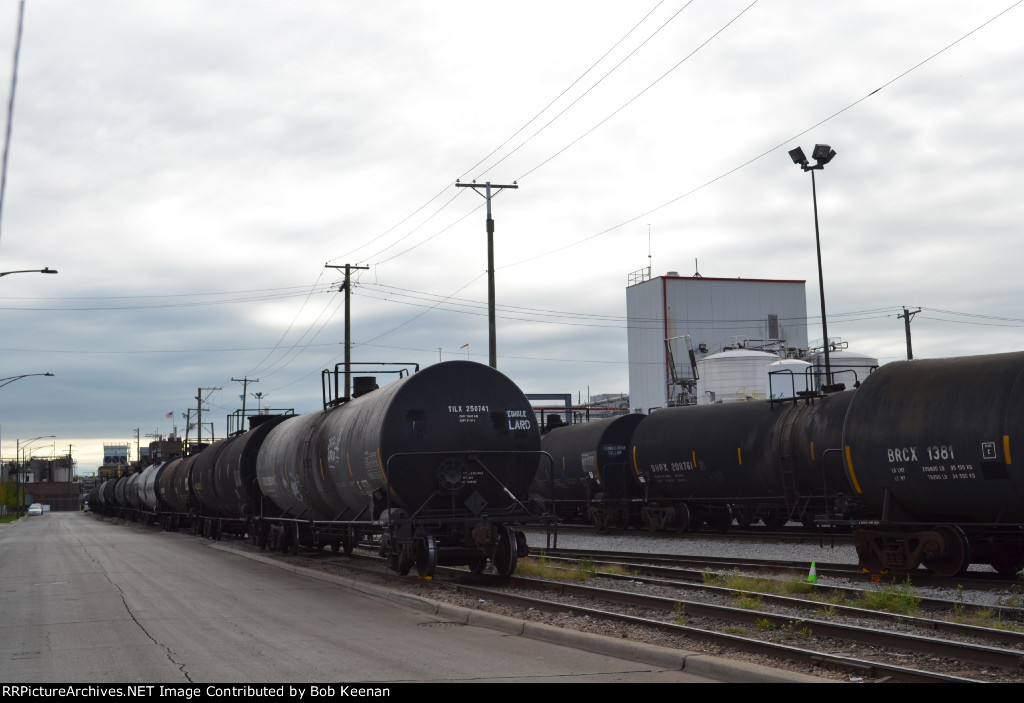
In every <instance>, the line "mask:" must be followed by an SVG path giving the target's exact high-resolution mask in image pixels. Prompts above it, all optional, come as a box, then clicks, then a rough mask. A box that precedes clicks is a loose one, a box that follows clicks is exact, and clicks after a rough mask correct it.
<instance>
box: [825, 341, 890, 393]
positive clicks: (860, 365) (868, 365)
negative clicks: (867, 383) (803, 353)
mask: <svg viewBox="0 0 1024 703" xmlns="http://www.w3.org/2000/svg"><path fill="white" fill-rule="evenodd" d="M828 358H829V366H831V367H832V383H843V384H845V385H846V388H847V390H849V389H851V388H856V387H857V385H859V384H860V383H863V382H864V379H866V378H867V377H868V375H869V374H870V373H871V372H872V371H873V370H874V369H876V368H878V359H877V358H875V357H873V356H868V355H867V354H858V353H857V352H850V351H834V352H829V355H828ZM811 363H812V364H813V365H814V390H818V389H819V388H821V386H822V384H823V383H825V352H818V353H817V354H815V355H814V356H812V357H811Z"/></svg>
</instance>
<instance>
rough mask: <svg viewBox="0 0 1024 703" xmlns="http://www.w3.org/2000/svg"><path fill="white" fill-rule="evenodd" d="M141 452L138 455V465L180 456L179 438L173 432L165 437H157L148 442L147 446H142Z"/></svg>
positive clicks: (160, 461) (180, 443)
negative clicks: (140, 454)
mask: <svg viewBox="0 0 1024 703" xmlns="http://www.w3.org/2000/svg"><path fill="white" fill-rule="evenodd" d="M141 452H142V456H140V457H139V465H140V466H149V465H150V464H160V463H163V462H165V461H167V460H168V459H173V458H175V457H179V456H182V442H181V438H180V437H177V436H175V435H174V434H172V435H171V436H170V437H167V438H166V439H164V438H163V437H158V438H157V439H156V440H154V441H152V442H150V443H149V446H148V447H145V448H143V449H142V450H141Z"/></svg>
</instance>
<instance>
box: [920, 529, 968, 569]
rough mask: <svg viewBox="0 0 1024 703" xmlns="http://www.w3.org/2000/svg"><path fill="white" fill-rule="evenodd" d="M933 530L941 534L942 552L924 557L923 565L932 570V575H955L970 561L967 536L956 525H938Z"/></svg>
mask: <svg viewBox="0 0 1024 703" xmlns="http://www.w3.org/2000/svg"><path fill="white" fill-rule="evenodd" d="M935 532H938V533H939V535H941V536H942V542H943V549H942V554H939V555H937V556H933V557H928V558H926V559H924V560H923V561H924V565H925V567H927V568H929V569H931V570H932V575H933V576H938V577H939V578H950V577H953V576H956V575H957V574H959V573H960V572H961V571H963V570H965V569H966V568H967V567H968V565H969V564H970V563H971V547H970V544H968V542H967V536H966V535H965V534H964V533H963V530H961V529H960V528H959V527H957V526H956V525H938V526H937V527H935Z"/></svg>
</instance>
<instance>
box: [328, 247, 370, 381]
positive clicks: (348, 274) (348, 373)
mask: <svg viewBox="0 0 1024 703" xmlns="http://www.w3.org/2000/svg"><path fill="white" fill-rule="evenodd" d="M324 268H328V269H345V282H344V283H342V284H341V288H339V289H338V290H339V291H341V292H343V293H345V395H344V396H343V397H344V398H348V397H349V392H348V389H349V387H350V382H351V380H352V324H351V320H350V317H351V316H350V315H349V298H350V294H351V292H352V272H353V271H367V270H369V268H370V267H369V266H353V265H352V264H345V265H344V266H332V265H330V264H324Z"/></svg>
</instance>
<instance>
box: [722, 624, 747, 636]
mask: <svg viewBox="0 0 1024 703" xmlns="http://www.w3.org/2000/svg"><path fill="white" fill-rule="evenodd" d="M725 634H727V635H746V634H748V633H747V630H746V628H743V627H737V626H736V625H733V626H732V627H727V628H725Z"/></svg>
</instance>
